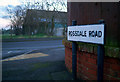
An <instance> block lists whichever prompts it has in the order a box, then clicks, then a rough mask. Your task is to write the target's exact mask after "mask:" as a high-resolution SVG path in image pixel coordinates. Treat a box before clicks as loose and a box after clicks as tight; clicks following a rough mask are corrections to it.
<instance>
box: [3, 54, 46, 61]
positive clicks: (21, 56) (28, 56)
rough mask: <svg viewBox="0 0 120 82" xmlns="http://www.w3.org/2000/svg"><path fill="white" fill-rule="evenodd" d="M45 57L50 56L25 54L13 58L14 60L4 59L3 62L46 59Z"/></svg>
mask: <svg viewBox="0 0 120 82" xmlns="http://www.w3.org/2000/svg"><path fill="white" fill-rule="evenodd" d="M44 56H48V54H44V53H33V54H23V55H19V56H15V57H12V58H7V59H4V60H2V61H12V60H21V59H30V58H37V57H44Z"/></svg>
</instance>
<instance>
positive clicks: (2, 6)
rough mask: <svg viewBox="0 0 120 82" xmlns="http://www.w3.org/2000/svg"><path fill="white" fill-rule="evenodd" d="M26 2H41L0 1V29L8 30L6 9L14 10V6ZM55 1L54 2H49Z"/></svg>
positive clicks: (23, 0) (8, 23) (8, 21)
mask: <svg viewBox="0 0 120 82" xmlns="http://www.w3.org/2000/svg"><path fill="white" fill-rule="evenodd" d="M27 1H30V2H33V1H41V0H0V29H2V28H4V29H8V28H9V25H10V20H9V18H8V13H7V10H6V8H7V7H9V8H14V7H15V6H18V5H21V4H23V3H25V2H27ZM49 1H55V0H49ZM66 2H67V0H66Z"/></svg>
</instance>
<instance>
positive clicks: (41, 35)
mask: <svg viewBox="0 0 120 82" xmlns="http://www.w3.org/2000/svg"><path fill="white" fill-rule="evenodd" d="M45 37H58V36H48V35H46V34H36V35H18V36H16V35H12V36H11V35H10V34H4V35H2V39H11V38H12V39H16V38H45Z"/></svg>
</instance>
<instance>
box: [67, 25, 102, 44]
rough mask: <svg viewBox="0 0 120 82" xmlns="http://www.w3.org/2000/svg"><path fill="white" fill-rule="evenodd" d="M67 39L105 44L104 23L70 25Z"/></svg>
mask: <svg viewBox="0 0 120 82" xmlns="http://www.w3.org/2000/svg"><path fill="white" fill-rule="evenodd" d="M67 39H68V40H69V41H80V42H88V43H96V44H104V24H93V25H80V26H68V29H67Z"/></svg>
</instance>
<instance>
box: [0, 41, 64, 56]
mask: <svg viewBox="0 0 120 82" xmlns="http://www.w3.org/2000/svg"><path fill="white" fill-rule="evenodd" d="M62 47H64V45H62V40H50V41H25V42H3V43H2V57H3V58H7V57H10V56H15V55H21V54H24V53H29V52H31V51H34V50H40V49H47V48H62Z"/></svg>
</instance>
